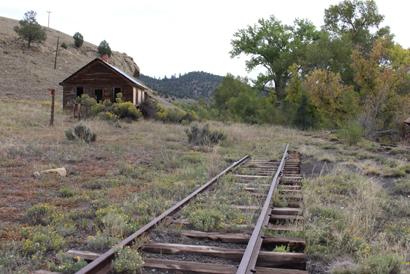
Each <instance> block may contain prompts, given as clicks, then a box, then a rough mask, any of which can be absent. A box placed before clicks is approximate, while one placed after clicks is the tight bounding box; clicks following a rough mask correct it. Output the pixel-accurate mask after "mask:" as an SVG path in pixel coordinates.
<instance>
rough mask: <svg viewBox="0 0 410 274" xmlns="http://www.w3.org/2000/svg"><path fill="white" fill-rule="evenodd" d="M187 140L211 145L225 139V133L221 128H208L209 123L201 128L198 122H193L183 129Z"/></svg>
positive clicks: (196, 143)
mask: <svg viewBox="0 0 410 274" xmlns="http://www.w3.org/2000/svg"><path fill="white" fill-rule="evenodd" d="M185 133H186V135H187V137H188V142H189V143H190V144H194V145H207V146H209V145H212V144H217V143H218V142H219V141H223V140H225V139H226V134H225V133H224V132H223V131H221V130H210V129H209V124H205V125H204V127H203V128H201V127H200V126H199V125H198V123H193V124H191V126H190V127H189V128H186V129H185Z"/></svg>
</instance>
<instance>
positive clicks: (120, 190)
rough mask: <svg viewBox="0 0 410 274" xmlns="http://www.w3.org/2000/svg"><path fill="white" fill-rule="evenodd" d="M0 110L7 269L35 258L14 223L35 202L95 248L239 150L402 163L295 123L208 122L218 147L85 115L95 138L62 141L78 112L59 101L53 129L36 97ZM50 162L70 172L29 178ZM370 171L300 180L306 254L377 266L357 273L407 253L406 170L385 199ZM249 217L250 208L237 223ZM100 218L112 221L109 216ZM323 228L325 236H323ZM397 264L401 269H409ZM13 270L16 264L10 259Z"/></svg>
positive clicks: (263, 156) (177, 130)
mask: <svg viewBox="0 0 410 274" xmlns="http://www.w3.org/2000/svg"><path fill="white" fill-rule="evenodd" d="M0 115H1V117H2V119H0V220H1V221H0V242H1V243H2V248H0V253H1V254H2V255H3V256H2V257H1V258H0V265H7V267H11V266H10V265H11V264H12V265H15V264H14V263H15V262H16V261H15V259H14V261H10V260H11V259H7V260H6V259H4V258H10V256H14V257H13V258H16V257H18V256H20V257H18V258H19V260H23V261H24V260H25V259H24V258H30V256H33V253H31V254H30V255H22V254H21V252H22V251H24V250H27V248H26V249H25V247H24V246H23V244H25V243H27V239H28V238H27V237H29V236H27V235H28V234H24V233H23V232H24V231H22V230H21V227H22V226H33V223H32V221H30V220H29V219H28V218H27V216H26V212H27V210H28V209H30V208H31V209H32V208H33V207H35V206H38V205H44V204H48V206H50V208H51V207H55V210H56V211H57V212H60V213H61V214H63V213H64V214H65V215H64V216H65V219H64V222H63V221H62V220H60V221H59V220H58V219H55V220H54V221H53V222H54V223H53V226H51V224H49V225H48V226H47V227H49V229H56V230H58V231H60V232H59V233H61V235H66V234H67V233H68V232H70V230H69V225H71V224H74V225H75V227H76V229H75V230H74V232H72V231H71V232H70V233H71V235H69V236H64V239H65V240H67V241H68V240H69V241H71V242H73V243H75V244H76V245H79V246H81V247H83V248H84V249H85V250H90V248H91V245H87V241H88V237H89V236H96V235H97V236H96V237H95V238H94V240H93V241H94V242H93V244H94V245H93V246H94V248H95V249H96V250H97V249H98V248H102V247H106V246H109V245H110V244H112V243H115V241H116V239H118V238H116V237H117V236H118V235H115V234H123V236H124V235H126V234H127V233H129V231H135V229H136V228H138V227H139V226H141V225H143V224H144V223H145V222H146V221H148V220H149V218H152V216H155V215H157V214H159V213H161V211H162V210H164V207H165V208H166V207H168V205H169V204H171V203H172V202H175V201H176V200H178V199H179V198H181V197H183V196H184V195H185V194H187V193H189V192H190V191H191V190H192V189H193V188H195V187H196V186H197V185H198V184H202V183H204V182H206V181H207V180H208V179H209V178H210V177H212V176H213V175H215V174H216V173H218V172H219V171H221V170H222V169H224V168H225V167H226V166H228V165H229V164H230V163H231V162H232V161H235V160H238V159H239V158H241V157H243V156H244V155H245V154H250V155H251V156H252V157H253V158H256V159H260V160H277V159H278V158H279V157H280V155H281V153H282V152H283V150H284V148H285V146H286V143H288V142H291V147H292V148H299V149H300V150H299V151H300V152H301V153H302V154H303V155H305V156H306V155H308V156H310V157H312V158H314V159H317V160H319V159H320V157H323V155H328V156H326V157H327V158H328V159H330V158H331V157H333V159H334V161H336V162H340V161H342V159H346V158H348V160H350V161H351V162H350V164H354V165H356V166H357V167H359V168H361V169H363V170H366V168H367V170H369V171H367V172H364V173H368V174H371V175H372V176H377V174H374V172H370V170H371V169H377V168H378V166H380V167H381V168H382V169H383V168H393V167H394V166H395V165H399V164H402V162H399V161H398V162H394V161H393V162H392V161H390V162H389V161H387V160H386V161H384V162H377V166H375V167H373V164H375V163H376V162H375V159H376V156H375V155H373V154H369V153H368V152H365V151H361V152H357V149H355V148H352V149H349V148H344V150H343V151H342V150H341V149H340V148H339V147H338V146H335V145H334V144H330V143H326V141H325V140H322V141H320V142H319V141H315V140H312V138H311V137H310V136H303V135H301V134H300V132H299V131H295V130H292V129H289V128H283V127H275V126H258V125H245V124H232V125H225V124H223V123H219V122H211V123H210V124H211V128H213V129H223V130H224V132H225V133H226V134H227V135H228V138H227V140H225V141H223V142H222V143H221V144H220V145H217V146H214V147H206V146H191V145H189V144H188V141H187V137H186V135H185V133H184V128H185V127H184V126H182V125H169V124H163V123H159V122H155V121H139V122H137V123H131V124H126V123H123V124H122V127H121V128H117V127H115V126H113V125H110V124H108V123H106V122H103V121H100V120H93V119H91V120H86V121H84V122H85V123H86V124H87V125H88V126H90V127H91V128H92V130H93V131H94V132H96V133H97V135H98V137H97V141H96V142H95V143H90V144H88V143H85V142H82V141H68V140H66V139H65V137H64V130H65V129H66V128H68V127H73V126H74V125H75V124H76V123H77V121H74V120H72V119H71V118H69V117H68V116H66V115H64V114H63V113H62V111H61V108H57V113H56V117H55V125H54V127H50V126H48V124H49V106H47V104H45V103H43V104H42V103H41V102H35V101H16V100H7V99H2V100H0ZM353 153H356V154H353ZM357 155H359V156H357ZM347 156H348V157H347ZM359 158H360V159H359ZM370 159H372V160H371V161H370ZM386 163H390V164H389V165H387V166H386ZM361 165H363V166H361ZM50 167H65V168H66V169H67V173H68V176H67V177H65V178H61V177H59V176H58V175H51V174H49V175H43V176H42V177H40V179H34V177H33V176H32V174H33V172H34V171H38V170H42V169H46V168H50ZM372 176H360V175H354V174H352V173H351V172H350V171H349V172H348V171H345V170H344V169H343V165H339V166H337V168H336V169H335V170H334V171H333V173H331V174H329V175H327V176H321V177H319V178H317V179H312V180H308V181H306V183H305V189H304V198H305V204H306V205H307V206H306V209H305V214H306V215H305V216H306V218H307V221H306V225H305V233H306V234H307V235H308V237H309V238H308V239H309V246H308V252H309V254H310V255H312V256H314V258H315V260H318V261H321V262H323V263H324V264H325V265H326V264H328V265H329V266H330V268H329V270H331V271H333V272H334V273H338V272H337V271H339V270H342V269H344V268H355V267H356V266H357V267H358V268H357V269H359V270H360V271H362V272H357V273H383V272H369V271H372V269H376V268H371V270H369V271H368V272H365V270H364V267H371V265H372V263H374V262H379V259H380V257H377V258H376V257H372V254H381V255H383V256H384V257H386V258H388V256H390V255H394V256H396V257H395V258H400V259H401V260H402V261H403V262H404V264H407V263H408V262H409V260H410V258H408V257H407V258H406V257H405V256H403V254H410V250H409V243H408V241H409V235H410V234H409V232H408V231H406V229H405V228H404V229H403V227H406V226H408V225H409V223H408V221H409V217H410V212H409V208H410V204H409V199H408V197H407V196H406V195H407V194H408V192H407V191H408V184H407V181H406V180H407V179H406V178H407V177H402V179H400V181H398V182H397V189H394V191H395V193H396V194H395V195H401V196H400V197H392V196H389V195H388V194H387V193H388V192H387V191H386V190H385V189H383V188H382V187H381V186H380V185H379V184H378V183H377V182H376V181H375V180H372V179H371V178H369V177H372ZM64 188H67V189H70V190H72V191H73V192H74V195H73V196H70V195H66V196H64V195H61V194H60V192H59V191H60V190H61V189H64ZM229 191H231V192H232V190H229ZM318 191H319V192H318ZM227 192H228V190H227ZM224 206H225V205H224ZM98 209H101V210H100V211H98ZM38 210H39V211H38V213H39V214H40V213H41V211H40V209H38ZM32 211H33V209H32V210H31V212H32ZM253 217H254V216H252V215H251V214H249V215H247V217H246V220H245V221H244V222H245V223H248V222H250V220H251V219H252V218H253ZM108 219H109V220H111V221H112V222H113V223H115V227H112V226H109V225H107V224H108V223H107V220H108ZM248 219H249V220H248ZM57 221H59V222H60V223H58V222H57ZM43 222H46V220H43ZM238 222H239V221H238ZM241 222H242V221H241ZM43 225H44V224H43ZM332 228H333V229H334V230H332ZM329 229H330V231H329ZM67 231H68V232H67ZM33 233H34V232H33ZM295 233H296V232H295ZM329 233H332V235H333V239H330V237H329V238H328V236H329ZM24 235H26V236H24ZM33 235H34V234H33ZM32 237H34V236H32ZM30 239H31V238H30ZM32 239H34V238H32ZM12 240H15V242H14V245H16V246H14V247H10V246H9V244H10V243H11V241H12ZM58 240H59V239H56V240H55V241H57V243H58ZM48 244H50V245H52V244H53V243H52V242H51V243H48ZM54 244H55V245H56V246H58V245H57V244H56V243H54ZM29 247H30V248H33V246H29ZM356 247H357V250H356V249H355V248H356ZM59 250H60V249H59V248H57V249H54V250H53V249H51V250H50V251H48V252H47V253H45V254H47V255H44V254H43V257H42V259H41V260H40V263H39V265H43V266H44V265H45V264H44V262H45V261H49V260H50V259H51V258H54V256H55V254H56V253H57V252H58V251H59ZM19 252H20V255H18V254H19ZM380 260H381V259H380ZM394 260H395V259H393V261H394ZM41 262H43V263H41ZM338 262H339V263H338ZM346 262H347V263H346ZM394 262H395V261H394ZM383 263H385V264H386V262H385V261H383V260H382V262H381V263H380V262H379V263H377V266H378V267H379V266H380V265H383ZM19 264H20V266H21V269H22V270H21V271H22V273H24V272H27V270H28V269H30V270H32V266H30V263H28V262H25V263H24V262H19ZM400 264H401V262H400ZM404 264H403V265H401V266H400V268H401V269H402V270H403V271H406V270H407V271H408V270H409V268H405V266H404ZM8 269H9V268H8ZM0 270H1V269H0ZM13 271H15V272H16V273H17V270H16V268H13ZM0 272H1V271H0ZM339 273H342V272H339Z"/></svg>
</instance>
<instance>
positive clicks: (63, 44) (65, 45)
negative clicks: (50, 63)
mask: <svg viewBox="0 0 410 274" xmlns="http://www.w3.org/2000/svg"><path fill="white" fill-rule="evenodd" d="M60 46H61V47H62V48H63V49H67V48H68V47H67V44H66V43H65V42H62V43H61V45H60Z"/></svg>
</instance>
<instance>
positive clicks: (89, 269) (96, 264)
mask: <svg viewBox="0 0 410 274" xmlns="http://www.w3.org/2000/svg"><path fill="white" fill-rule="evenodd" d="M248 159H249V155H246V156H245V157H243V158H242V159H240V160H239V161H237V162H234V163H233V164H232V165H230V166H229V167H228V168H226V169H225V170H224V171H222V172H221V173H219V174H218V175H217V176H215V177H214V178H212V179H211V180H209V181H208V182H207V183H206V184H204V185H202V186H201V187H199V188H198V189H197V190H195V191H194V192H192V193H191V194H190V195H188V196H187V197H185V198H184V199H183V200H182V201H180V202H179V203H177V204H176V205H174V206H173V207H171V208H169V209H168V210H166V211H165V212H164V213H162V214H161V215H159V216H158V217H156V218H155V219H154V220H152V221H151V222H149V223H148V224H147V225H145V226H144V227H142V228H140V229H139V230H138V231H137V232H135V233H134V234H132V235H130V236H128V237H127V238H126V239H124V240H123V241H122V242H121V243H120V245H123V246H130V245H132V243H133V242H134V241H135V240H136V239H137V238H138V237H140V236H141V235H143V234H144V233H146V232H148V231H149V230H150V229H152V228H154V227H155V226H156V225H157V224H158V223H159V222H161V221H163V220H165V218H166V217H168V216H170V215H172V214H173V213H175V212H176V211H178V210H179V209H181V208H182V207H183V206H185V205H186V204H187V203H188V202H189V201H190V200H191V199H192V198H194V197H196V196H197V195H198V194H200V193H202V192H204V191H205V190H206V189H208V188H209V187H210V186H211V185H213V184H214V183H215V182H216V181H217V180H218V179H219V177H221V176H222V175H224V174H226V173H227V172H229V171H230V170H231V169H233V168H234V167H237V166H239V165H241V164H243V163H244V162H245V161H246V160H248ZM114 258H115V253H114V250H113V249H112V248H111V249H110V250H108V251H107V252H105V253H104V254H102V255H101V256H100V257H98V258H97V259H96V260H94V261H93V262H92V263H90V264H88V265H87V266H85V267H84V268H82V269H80V270H79V271H78V272H76V274H106V273H108V272H109V271H110V267H111V261H112V260H113V259H114Z"/></svg>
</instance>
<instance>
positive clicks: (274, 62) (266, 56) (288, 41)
mask: <svg viewBox="0 0 410 274" xmlns="http://www.w3.org/2000/svg"><path fill="white" fill-rule="evenodd" d="M318 34H319V32H318V31H317V30H316V28H315V26H314V25H313V24H312V23H311V22H310V21H308V20H305V19H303V20H299V19H296V20H295V22H294V25H293V26H289V25H284V24H282V22H281V21H279V20H277V19H276V18H275V16H273V15H272V16H270V18H269V19H267V20H265V19H263V18H262V19H259V20H258V24H255V25H254V26H248V28H247V29H240V30H239V31H238V32H236V33H235V34H234V37H235V38H234V39H232V40H231V45H232V50H231V51H230V54H231V58H234V57H239V56H240V55H241V54H245V55H248V56H250V57H251V58H250V60H248V61H246V69H247V71H252V70H254V69H256V68H258V67H264V68H265V69H266V73H265V74H259V76H258V79H257V80H256V82H255V87H256V88H257V89H259V90H262V91H265V92H266V93H269V91H270V88H269V87H270V86H271V83H272V81H273V83H274V88H275V91H276V94H277V95H278V97H279V99H281V97H283V95H284V94H285V87H286V83H287V81H288V80H289V78H290V75H289V73H288V67H289V66H290V65H292V64H293V63H295V62H297V61H298V58H300V57H303V56H304V54H305V52H306V47H307V45H309V44H310V43H311V42H312V41H313V40H315V39H317V38H318Z"/></svg>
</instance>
